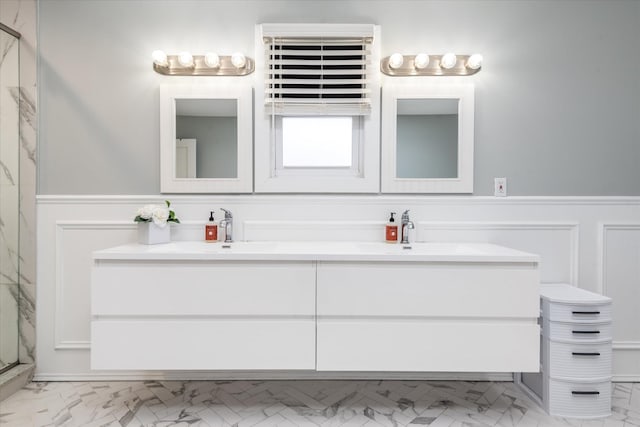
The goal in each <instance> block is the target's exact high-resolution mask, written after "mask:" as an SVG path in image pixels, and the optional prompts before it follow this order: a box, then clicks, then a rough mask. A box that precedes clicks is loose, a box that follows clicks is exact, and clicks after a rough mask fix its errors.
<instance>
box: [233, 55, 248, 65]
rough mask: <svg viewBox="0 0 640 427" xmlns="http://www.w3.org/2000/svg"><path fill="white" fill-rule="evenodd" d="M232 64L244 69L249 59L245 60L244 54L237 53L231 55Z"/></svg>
mask: <svg viewBox="0 0 640 427" xmlns="http://www.w3.org/2000/svg"><path fill="white" fill-rule="evenodd" d="M231 63H232V64H233V66H234V67H236V68H244V66H245V65H247V58H245V56H244V54H242V53H240V52H236V53H234V54H233V55H231Z"/></svg>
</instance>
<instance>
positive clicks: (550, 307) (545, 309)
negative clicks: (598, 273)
mask: <svg viewBox="0 0 640 427" xmlns="http://www.w3.org/2000/svg"><path fill="white" fill-rule="evenodd" d="M542 317H544V318H545V319H548V320H551V321H556V322H574V321H593V322H610V321H611V304H610V303H605V304H562V303H557V302H549V301H547V300H545V299H543V300H542Z"/></svg>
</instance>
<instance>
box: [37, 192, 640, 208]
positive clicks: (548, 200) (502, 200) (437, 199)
mask: <svg viewBox="0 0 640 427" xmlns="http://www.w3.org/2000/svg"><path fill="white" fill-rule="evenodd" d="M166 199H169V200H171V201H172V202H180V203H190V204H207V205H208V204H210V203H211V202H212V201H217V200H220V201H223V202H226V203H233V204H255V203H263V202H269V203H277V202H297V203H333V202H335V201H336V200H338V201H340V203H342V204H352V205H358V204H367V205H370V204H379V205H387V204H389V203H397V204H404V205H408V206H414V205H431V204H438V205H468V204H479V205H528V204H535V205H607V206H610V205H627V206H629V205H638V206H640V196H510V197H493V196H448V195H444V196H433V195H421V194H415V195H410V196H407V195H387V194H385V195H381V194H332V195H309V194H291V195H282V194H275V195H270V194H242V195H237V194H211V195H180V194H158V195H95V194H92V195H70V194H61V195H49V194H47V195H37V196H36V200H37V202H38V203H39V204H49V203H52V204H61V203H73V204H77V203H84V204H111V203H117V204H122V203H125V204H127V203H132V204H133V203H140V202H146V201H148V202H150V203H152V202H158V201H162V200H166Z"/></svg>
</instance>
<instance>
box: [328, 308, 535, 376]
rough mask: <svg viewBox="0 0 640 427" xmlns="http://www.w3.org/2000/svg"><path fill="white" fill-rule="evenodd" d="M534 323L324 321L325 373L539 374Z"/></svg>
mask: <svg viewBox="0 0 640 427" xmlns="http://www.w3.org/2000/svg"><path fill="white" fill-rule="evenodd" d="M539 343H540V330H539V328H538V325H536V324H535V323H534V322H533V321H532V322H526V321H513V320H512V321H509V322H507V321H504V322H501V321H493V322H483V321H481V320H478V319H468V320H459V321H450V322H447V321H446V320H442V319H438V320H420V319H384V318H368V319H349V318H346V317H345V318H332V317H329V318H324V317H319V318H318V327H317V349H318V350H317V351H318V356H317V358H318V359H317V363H318V365H317V369H318V370H319V371H372V372H375V371H377V372H379V371H405V372H412V371H413V372H443V371H444V372H518V371H520V372H538V370H539V368H540V361H539V355H540V350H539Z"/></svg>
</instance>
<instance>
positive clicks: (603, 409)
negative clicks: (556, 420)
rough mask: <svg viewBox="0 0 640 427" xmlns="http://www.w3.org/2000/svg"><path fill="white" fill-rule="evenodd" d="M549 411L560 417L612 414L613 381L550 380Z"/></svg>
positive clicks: (597, 416) (592, 416) (604, 415)
mask: <svg viewBox="0 0 640 427" xmlns="http://www.w3.org/2000/svg"><path fill="white" fill-rule="evenodd" d="M548 381H549V399H548V402H549V413H550V414H552V415H553V416H558V417H572V418H600V417H606V416H609V415H611V382H610V381H603V382H566V381H559V380H556V379H553V378H550V379H549V380H548Z"/></svg>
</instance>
